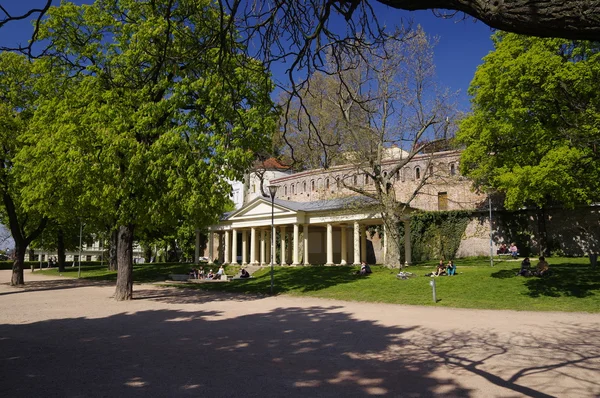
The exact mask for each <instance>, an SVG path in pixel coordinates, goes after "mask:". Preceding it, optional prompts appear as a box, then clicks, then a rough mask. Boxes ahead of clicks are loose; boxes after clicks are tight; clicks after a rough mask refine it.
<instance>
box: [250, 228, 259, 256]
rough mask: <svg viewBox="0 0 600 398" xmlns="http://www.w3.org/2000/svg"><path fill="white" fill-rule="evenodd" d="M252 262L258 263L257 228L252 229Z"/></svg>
mask: <svg viewBox="0 0 600 398" xmlns="http://www.w3.org/2000/svg"><path fill="white" fill-rule="evenodd" d="M250 264H252V265H256V264H258V262H257V261H256V228H254V227H252V229H250Z"/></svg>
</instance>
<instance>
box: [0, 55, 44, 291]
mask: <svg viewBox="0 0 600 398" xmlns="http://www.w3.org/2000/svg"><path fill="white" fill-rule="evenodd" d="M35 80H36V76H35V74H34V72H33V69H32V64H31V63H30V62H29V61H28V60H27V59H26V58H25V57H24V56H20V55H17V54H13V53H7V52H3V53H0V144H1V145H2V158H1V161H0V194H1V195H2V207H1V209H0V220H1V222H2V224H4V225H8V227H9V229H10V232H11V234H12V237H13V239H14V241H15V261H14V263H13V269H12V277H11V282H10V283H11V285H22V284H23V283H24V278H23V263H24V261H25V253H26V250H27V246H29V244H30V243H31V242H32V241H33V240H34V239H36V238H37V237H38V236H40V234H41V233H42V231H43V230H44V227H45V226H46V223H47V221H48V219H47V217H45V216H44V215H43V214H42V213H40V212H39V211H36V210H31V209H28V208H27V207H25V206H24V205H23V195H22V193H23V192H26V191H27V185H26V184H24V183H23V182H22V181H21V179H20V176H21V174H22V173H21V170H19V168H18V167H16V166H15V158H16V156H17V154H18V153H19V152H20V151H21V150H23V147H24V145H26V144H25V143H24V142H23V140H22V138H23V136H24V135H25V134H26V132H27V130H28V129H29V128H30V125H31V124H32V118H33V115H34V113H35V107H34V101H35V97H36V92H35V89H34V86H35Z"/></svg>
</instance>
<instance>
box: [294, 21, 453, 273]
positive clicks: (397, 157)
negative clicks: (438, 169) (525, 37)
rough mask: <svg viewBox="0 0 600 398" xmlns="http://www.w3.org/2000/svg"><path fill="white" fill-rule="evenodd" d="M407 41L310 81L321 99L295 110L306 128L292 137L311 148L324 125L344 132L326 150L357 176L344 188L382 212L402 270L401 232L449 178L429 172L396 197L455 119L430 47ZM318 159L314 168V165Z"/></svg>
mask: <svg viewBox="0 0 600 398" xmlns="http://www.w3.org/2000/svg"><path fill="white" fill-rule="evenodd" d="M401 34H402V37H399V36H398V37H396V40H393V41H390V42H388V43H386V44H385V45H384V46H383V48H382V50H381V51H380V52H372V53H369V54H364V53H363V54H358V53H357V54H355V56H354V57H350V58H347V59H346V61H345V64H344V68H342V69H341V70H336V69H334V70H332V71H331V72H330V74H329V76H327V77H325V76H318V79H314V80H313V79H310V84H317V85H318V90H319V93H320V94H319V97H317V98H316V100H315V101H313V97H312V95H313V94H314V91H313V92H312V94H310V95H308V96H303V97H301V98H303V99H306V102H305V104H304V106H299V105H298V106H296V107H295V108H294V109H295V114H297V115H298V116H297V119H298V120H299V123H297V124H295V125H294V126H306V128H304V129H295V130H293V129H291V130H290V131H289V132H288V133H289V134H288V135H289V136H290V137H298V139H297V142H298V143H302V142H304V143H307V142H309V141H310V139H311V138H310V135H311V131H312V130H311V126H313V125H314V124H315V123H320V121H321V120H324V121H327V124H328V128H336V129H337V130H336V131H335V132H334V133H333V132H332V133H330V136H331V137H335V138H334V140H332V141H331V142H330V143H328V145H324V146H322V148H323V149H325V151H331V153H335V152H337V151H339V152H341V155H339V158H338V159H336V160H335V161H336V162H338V164H342V163H343V164H352V167H353V171H352V172H350V173H348V174H346V176H345V177H344V178H343V179H342V180H341V181H340V183H341V184H343V186H344V187H345V188H347V189H348V190H351V191H353V192H355V193H357V194H359V195H361V196H364V197H367V198H370V199H371V200H372V201H371V202H370V203H371V204H375V205H376V206H377V207H378V209H379V211H380V212H381V216H382V219H383V222H384V224H385V226H386V233H387V234H388V236H387V238H386V239H387V240H388V242H389V243H390V244H389V245H388V250H387V251H386V259H385V263H386V264H387V265H388V266H392V267H398V266H400V267H401V266H402V265H403V261H401V258H400V253H401V249H400V248H401V239H402V236H401V232H400V231H401V230H400V228H399V224H400V223H401V222H402V221H403V217H405V216H406V212H407V210H408V209H409V207H410V205H411V203H412V202H413V200H414V199H415V198H416V197H417V196H418V195H419V193H420V192H421V190H422V188H423V187H424V186H425V184H427V183H430V182H432V181H433V180H434V179H435V178H437V177H442V176H441V175H440V176H438V175H432V174H430V173H425V170H426V169H429V166H430V165H429V164H428V166H427V167H426V169H424V170H423V173H422V175H421V176H419V178H417V179H416V181H414V184H413V183H406V184H403V185H404V187H407V186H409V185H410V188H409V189H404V190H402V191H397V188H398V187H399V186H398V184H397V181H399V179H400V178H401V175H402V174H401V173H403V172H404V170H403V169H404V168H405V166H406V165H407V164H408V163H409V162H410V161H411V160H413V158H414V157H415V156H416V155H417V154H420V153H422V152H423V151H425V150H426V149H427V147H428V146H431V145H434V144H435V143H437V142H439V141H440V140H443V139H445V138H446V135H447V134H448V133H449V131H448V128H449V127H450V122H451V120H452V119H453V116H454V114H453V112H454V109H453V106H452V103H451V95H450V94H448V93H447V92H446V91H444V90H440V89H439V87H438V86H437V84H436V79H435V68H434V65H433V44H432V43H431V42H430V39H429V38H428V37H427V35H426V34H425V33H424V32H423V31H422V30H420V29H419V30H417V31H415V32H409V33H406V32H404V33H401ZM335 64H336V63H334V65H335ZM303 137H304V138H303ZM304 149H305V152H308V153H310V152H317V153H319V154H320V157H319V159H320V161H321V162H322V163H321V166H323V167H327V166H329V165H330V164H327V163H326V158H327V157H326V156H324V155H323V152H322V151H321V152H319V150H318V149H319V148H317V150H315V149H313V150H310V149H309V150H308V151H306V149H307V148H304ZM295 150H299V145H298V144H297V145H296V148H295ZM314 156H315V155H311V157H308V161H309V162H311V163H312V162H314V161H313V160H312V159H313V158H314ZM432 156H433V155H431V156H430V157H428V159H429V161H431V159H432ZM311 163H309V165H308V166H309V167H310V166H313V165H312V164H311ZM399 177H400V178H399ZM363 205H364V203H363Z"/></svg>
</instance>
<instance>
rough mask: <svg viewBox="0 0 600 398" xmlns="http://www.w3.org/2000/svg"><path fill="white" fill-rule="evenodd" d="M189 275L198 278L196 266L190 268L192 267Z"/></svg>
mask: <svg viewBox="0 0 600 398" xmlns="http://www.w3.org/2000/svg"><path fill="white" fill-rule="evenodd" d="M189 277H190V278H191V279H197V278H198V270H196V268H192V269H191V270H190V274H189Z"/></svg>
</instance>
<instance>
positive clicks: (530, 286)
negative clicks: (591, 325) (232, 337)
mask: <svg viewBox="0 0 600 398" xmlns="http://www.w3.org/2000/svg"><path fill="white" fill-rule="evenodd" d="M549 260H550V261H549V262H550V266H551V269H552V272H553V274H552V275H551V276H548V277H544V278H537V277H527V278H526V277H521V276H515V273H516V272H517V271H518V269H519V267H520V262H518V261H509V260H508V259H501V260H497V261H496V262H495V266H494V267H490V263H489V259H486V258H469V259H458V260H457V261H456V265H457V275H456V276H453V277H447V276H442V277H438V278H435V282H436V292H437V299H438V301H437V303H434V302H433V297H432V288H431V286H430V284H429V282H430V281H431V280H432V279H434V278H430V277H425V274H426V273H429V272H431V271H432V270H433V269H434V267H435V263H429V264H425V265H419V266H411V267H409V268H408V270H409V271H410V272H413V273H414V274H415V275H416V276H415V277H414V278H410V279H408V280H398V279H396V276H395V274H396V273H397V270H390V269H387V268H385V267H380V266H373V267H372V269H373V273H372V274H371V275H369V276H357V275H355V274H354V273H355V271H357V270H358V267H355V266H335V267H325V266H311V267H275V272H274V278H275V293H276V294H289V295H294V296H312V297H321V298H330V299H337V300H346V301H366V302H379V303H392V304H411V305H435V306H441V307H458V308H480V309H507V310H532V311H569V312H600V268H596V269H592V268H591V267H590V265H589V261H588V259H587V258H550V259H549ZM532 265H533V266H535V265H536V263H535V262H533V263H532ZM215 268H216V267H213V269H215ZM189 269H190V264H138V265H135V266H134V281H135V282H153V281H159V280H160V281H162V280H164V279H165V276H166V275H167V274H170V273H187V272H188V271H189ZM238 270H239V267H235V266H228V267H225V271H226V273H227V274H229V275H233V274H236V273H237V272H238ZM43 272H44V273H48V274H52V273H54V274H55V273H56V272H57V271H56V270H48V271H43ZM63 275H64V276H74V277H76V276H77V268H76V267H75V268H68V269H67V270H66V272H65V273H63ZM82 277H84V278H90V279H96V280H116V273H115V272H111V271H107V270H106V267H100V266H86V267H83V266H82ZM254 277H255V278H253V279H249V280H240V281H232V282H229V283H206V284H195V283H193V284H192V283H189V284H187V283H184V284H173V286H177V287H184V288H190V289H204V290H214V291H226V292H238V293H249V294H256V293H262V294H268V293H269V291H270V269H269V268H268V267H266V268H264V269H261V270H259V271H257V272H256V273H254Z"/></svg>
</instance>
